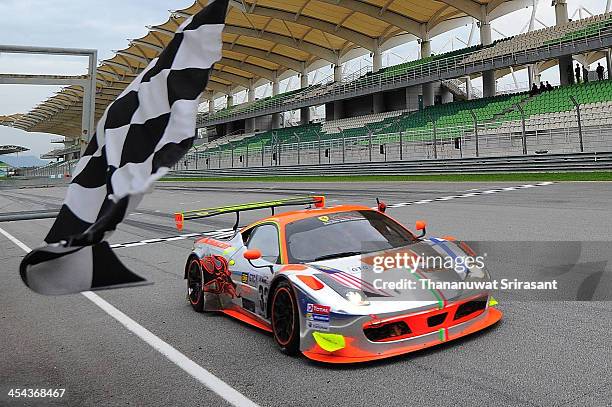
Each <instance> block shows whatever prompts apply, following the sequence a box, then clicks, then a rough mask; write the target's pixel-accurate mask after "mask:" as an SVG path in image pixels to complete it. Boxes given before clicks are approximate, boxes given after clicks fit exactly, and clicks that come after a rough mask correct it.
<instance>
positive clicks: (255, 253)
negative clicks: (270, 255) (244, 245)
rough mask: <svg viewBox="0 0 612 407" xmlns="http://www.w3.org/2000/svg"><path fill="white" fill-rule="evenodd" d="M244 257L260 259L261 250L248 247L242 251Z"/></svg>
mask: <svg viewBox="0 0 612 407" xmlns="http://www.w3.org/2000/svg"><path fill="white" fill-rule="evenodd" d="M243 256H244V258H245V259H247V260H257V259H261V252H260V251H259V250H257V249H250V250H247V251H245V252H244V255H243Z"/></svg>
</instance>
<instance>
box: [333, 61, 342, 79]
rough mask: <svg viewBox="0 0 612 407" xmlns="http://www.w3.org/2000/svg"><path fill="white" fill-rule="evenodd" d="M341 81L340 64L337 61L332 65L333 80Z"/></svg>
mask: <svg viewBox="0 0 612 407" xmlns="http://www.w3.org/2000/svg"><path fill="white" fill-rule="evenodd" d="M341 81H342V64H341V63H340V61H338V63H337V64H335V65H334V82H341Z"/></svg>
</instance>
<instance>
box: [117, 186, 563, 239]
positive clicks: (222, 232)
mask: <svg viewBox="0 0 612 407" xmlns="http://www.w3.org/2000/svg"><path fill="white" fill-rule="evenodd" d="M552 184H554V182H539V183H537V184H526V185H518V186H514V187H505V188H496V189H488V190H485V191H474V192H466V193H464V194H459V195H448V196H441V197H438V198H433V199H420V200H418V201H410V202H399V203H394V204H389V205H387V207H388V208H402V207H405V206H411V205H424V204H428V203H432V202H446V201H451V200H454V199H461V198H472V197H475V196H479V195H490V194H497V193H500V192H509V191H519V190H521V189H529V188H537V187H544V186H548V185H552ZM335 201H337V200H330V201H328V202H335ZM372 209H376V207H375V206H374V207H372ZM233 235H234V231H233V230H232V229H231V228H230V229H219V230H212V231H208V232H202V233H187V234H183V235H179V236H168V237H160V238H155V239H147V240H140V241H136V242H128V243H116V244H111V245H110V247H111V248H113V249H127V248H130V247H138V246H145V245H148V244H155V243H166V242H175V241H178V240H186V239H190V238H193V237H200V236H206V237H212V238H216V239H223V238H229V237H232V236H233Z"/></svg>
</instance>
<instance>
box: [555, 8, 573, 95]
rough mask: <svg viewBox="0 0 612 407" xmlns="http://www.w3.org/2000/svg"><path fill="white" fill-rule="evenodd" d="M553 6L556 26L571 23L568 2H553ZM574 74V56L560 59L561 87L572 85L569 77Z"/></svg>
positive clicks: (565, 56)
mask: <svg viewBox="0 0 612 407" xmlns="http://www.w3.org/2000/svg"><path fill="white" fill-rule="evenodd" d="M552 4H553V6H555V18H556V25H560V24H565V23H567V22H568V21H569V16H568V14H567V2H566V0H553V2H552ZM573 74H574V70H573V67H572V56H571V55H563V56H561V57H559V83H561V85H562V86H563V85H568V84H569V83H570V79H569V77H570V76H571V75H573Z"/></svg>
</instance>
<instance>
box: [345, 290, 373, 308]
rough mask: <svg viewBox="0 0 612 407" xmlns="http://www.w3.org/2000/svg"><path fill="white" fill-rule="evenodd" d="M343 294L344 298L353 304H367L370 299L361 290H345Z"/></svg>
mask: <svg viewBox="0 0 612 407" xmlns="http://www.w3.org/2000/svg"><path fill="white" fill-rule="evenodd" d="M344 296H345V297H346V299H347V300H348V301H349V302H350V303H352V304H355V305H369V304H370V301H368V299H367V298H366V296H365V295H364V294H363V293H362V292H361V291H347V292H346V293H345V294H344Z"/></svg>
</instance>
